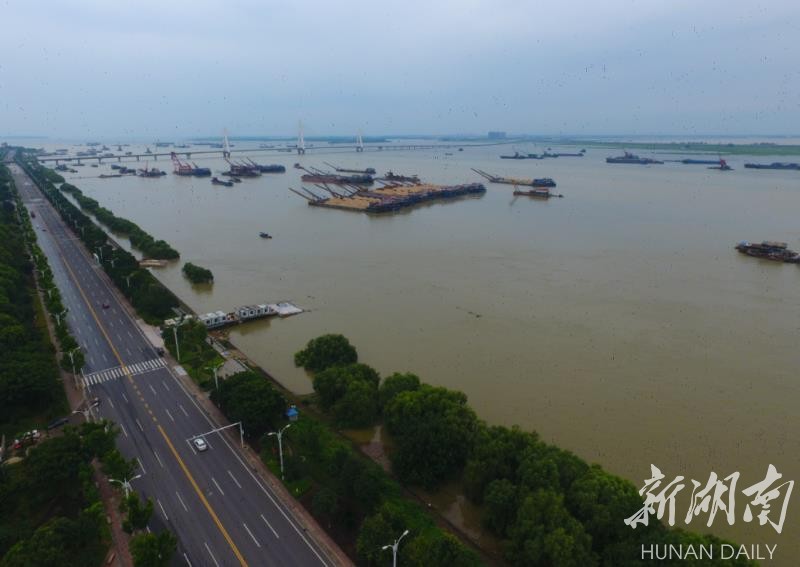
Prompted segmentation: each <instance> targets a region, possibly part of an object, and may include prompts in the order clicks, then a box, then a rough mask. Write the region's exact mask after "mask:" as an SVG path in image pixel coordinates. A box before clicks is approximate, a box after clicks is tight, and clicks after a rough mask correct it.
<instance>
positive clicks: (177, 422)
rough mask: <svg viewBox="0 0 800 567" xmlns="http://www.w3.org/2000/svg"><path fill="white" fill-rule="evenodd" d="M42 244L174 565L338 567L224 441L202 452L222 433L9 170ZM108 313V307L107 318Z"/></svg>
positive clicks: (38, 197) (88, 372)
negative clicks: (172, 538) (197, 441)
mask: <svg viewBox="0 0 800 567" xmlns="http://www.w3.org/2000/svg"><path fill="white" fill-rule="evenodd" d="M9 168H10V169H11V171H12V174H13V176H14V180H15V183H16V186H17V189H18V191H19V193H20V195H21V197H22V199H23V202H24V204H25V206H26V207H27V208H28V210H29V211H31V212H35V213H36V218H33V219H31V220H32V222H33V225H34V227H35V230H36V233H37V238H38V243H39V246H40V247H41V249H42V250H43V252H44V253H45V254H46V255H47V258H48V260H49V263H50V267H51V269H52V271H53V275H54V279H55V281H56V284H57V286H58V288H59V289H60V290H61V294H62V297H63V302H64V305H65V306H66V307H67V309H68V313H67V316H66V319H67V324H68V325H69V327H70V329H71V331H72V333H73V335H74V337H75V339H76V340H77V341H78V342H79V343H80V345H81V346H82V348H83V351H84V354H85V356H86V365H85V367H84V370H83V374H84V377H83V380H84V383H85V384H86V387H87V396H88V397H89V398H91V397H95V396H96V397H98V398H99V399H100V401H101V403H100V405H99V406H98V408H96V410H95V411H99V413H100V415H101V417H103V418H105V419H109V420H111V421H113V422H114V423H116V424H117V426H118V427H119V428H120V431H121V433H120V435H119V437H118V439H117V446H118V447H119V449H120V451H121V452H122V453H123V455H125V456H126V457H127V458H136V459H137V460H138V462H139V469H138V470H137V471H136V474H140V475H141V478H137V479H136V480H133V481H132V483H131V484H132V487H133V489H134V490H136V491H137V492H138V493H139V494H141V495H142V496H145V497H150V498H152V499H153V501H154V504H155V506H154V512H153V517H152V518H151V521H150V526H149V528H150V529H152V530H153V531H158V530H160V529H163V528H167V529H169V530H171V531H172V532H173V533H174V534H175V535H176V536H177V537H178V540H179V544H178V552H177V553H176V555H175V559H174V560H173V564H174V565H194V566H200V565H204V566H205V565H208V566H223V565H225V566H227V565H232V566H236V565H240V566H243V565H252V566H257V565H259V566H260V565H265V566H270V565H275V566H278V565H280V566H313V565H333V564H334V562H333V560H332V559H329V558H328V557H327V556H326V555H325V553H324V552H323V551H322V550H321V548H320V546H318V545H317V543H316V542H315V541H313V539H312V538H311V536H310V535H309V533H307V532H306V531H305V530H304V529H303V527H302V526H301V524H300V523H298V522H297V521H296V520H295V518H293V517H292V515H291V512H290V511H289V510H287V509H286V508H285V507H284V506H283V504H282V503H281V501H280V500H279V499H278V497H277V496H275V494H274V493H273V492H272V491H271V489H270V487H269V485H267V484H265V483H264V482H262V480H261V479H259V478H258V477H257V476H256V475H254V474H253V473H252V471H251V470H250V468H249V467H248V466H247V464H246V461H245V459H244V457H243V456H242V455H241V453H240V452H239V451H238V450H237V449H236V447H235V446H232V444H231V443H229V441H228V439H227V437H223V435H221V434H219V433H214V434H211V435H207V436H206V437H205V439H206V441H207V442H208V445H209V449H208V450H207V451H203V452H197V451H196V450H195V448H194V447H193V446H192V445H191V443H190V442H189V441H188V439H189V438H191V437H193V436H195V435H198V434H201V433H204V432H207V431H210V430H212V429H214V428H216V427H218V425H217V424H216V423H213V422H212V420H211V419H210V418H209V416H208V415H207V414H206V413H205V412H204V411H203V410H202V409H201V408H200V406H198V405H197V403H196V402H195V400H194V398H193V397H192V396H191V395H190V393H189V392H187V391H186V389H185V388H184V387H183V384H182V383H181V382H180V381H179V379H178V378H177V376H176V374H175V370H174V369H173V368H170V367H169V364H168V363H167V359H165V358H162V357H160V356H158V354H157V353H156V351H155V350H154V347H153V345H152V344H151V343H150V342H149V341H148V340H147V338H146V337H145V335H144V334H143V332H142V331H141V329H140V327H139V326H138V325H137V324H136V322H135V321H134V318H133V316H132V315H131V314H130V313H129V312H128V310H127V308H126V307H125V306H124V305H123V304H122V301H121V300H119V299H118V297H117V295H116V294H115V293H114V292H113V291H112V286H113V284H112V283H111V282H110V281H109V280H108V279H107V277H106V275H105V274H104V273H103V271H102V268H100V267H99V266H98V265H97V263H96V261H95V260H94V258H93V257H92V256H91V255H90V254H89V252H88V251H87V250H86V248H85V247H84V246H83V244H82V243H81V242H80V240H78V239H77V238H76V237H75V235H74V234H73V233H72V232H70V231H69V230H68V229H67V227H66V225H65V223H64V222H63V221H62V219H61V217H60V216H59V214H58V212H57V211H55V210H54V209H53V207H52V206H51V205H50V203H49V202H48V201H47V200H46V199H45V198H44V196H43V195H42V194H41V193H40V191H39V190H38V188H37V187H36V186H35V184H34V183H33V182H32V181H31V180H30V179H29V178H28V176H27V175H26V174H25V173H24V172H23V171H22V169H21V168H19V167H18V166H17V165H16V164H10V165H9ZM103 304H106V305H108V307H107V308H104V306H103Z"/></svg>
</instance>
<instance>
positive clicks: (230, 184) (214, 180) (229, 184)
mask: <svg viewBox="0 0 800 567" xmlns="http://www.w3.org/2000/svg"><path fill="white" fill-rule="evenodd" d="M211 183H212V184H214V185H224V186H225V187H233V181H225V180H224V179H217V178H216V177H212V178H211Z"/></svg>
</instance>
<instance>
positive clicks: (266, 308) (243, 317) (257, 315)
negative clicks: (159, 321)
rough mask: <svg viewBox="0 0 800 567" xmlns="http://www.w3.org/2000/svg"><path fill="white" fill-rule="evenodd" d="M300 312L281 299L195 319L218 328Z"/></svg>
mask: <svg viewBox="0 0 800 567" xmlns="http://www.w3.org/2000/svg"><path fill="white" fill-rule="evenodd" d="M302 312H303V310H302V309H301V308H300V307H298V306H297V305H295V304H294V303H291V302H289V301H281V302H278V303H260V304H258V305H242V306H241V307H237V308H236V309H234V310H233V311H229V312H227V313H226V312H225V311H212V312H211V313H201V314H200V315H198V316H197V320H198V321H200V322H201V323H202V324H203V325H205V326H206V328H207V329H219V328H221V327H227V326H230V325H238V324H240V323H246V322H247V321H253V320H255V319H263V318H265V317H273V316H275V315H277V316H278V317H289V316H291V315H297V314H298V313H302ZM193 318H194V317H193V316H191V315H189V316H187V317H185V319H193ZM178 323H179V322H178V321H177V320H176V319H167V320H166V321H164V325H165V326H167V327H172V326H174V325H177V324H178Z"/></svg>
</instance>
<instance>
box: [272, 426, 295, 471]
mask: <svg viewBox="0 0 800 567" xmlns="http://www.w3.org/2000/svg"><path fill="white" fill-rule="evenodd" d="M291 426H292V424H291V423H287V424H286V425H285V426H284V427H283V429H280V430H279V431H273V432H272V433H268V434H267V436H268V437H272V436H273V435H276V436H277V437H278V453H279V454H280V457H281V480H283V432H284V431H286V430H287V429H289V428H290V427H291Z"/></svg>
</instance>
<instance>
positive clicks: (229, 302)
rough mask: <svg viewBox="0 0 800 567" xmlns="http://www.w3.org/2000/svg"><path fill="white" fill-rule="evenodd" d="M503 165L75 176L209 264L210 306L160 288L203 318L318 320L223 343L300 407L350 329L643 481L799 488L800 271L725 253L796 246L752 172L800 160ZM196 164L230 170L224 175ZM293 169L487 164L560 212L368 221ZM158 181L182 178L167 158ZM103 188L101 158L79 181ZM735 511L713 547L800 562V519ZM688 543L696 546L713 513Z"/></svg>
mask: <svg viewBox="0 0 800 567" xmlns="http://www.w3.org/2000/svg"><path fill="white" fill-rule="evenodd" d="M241 146H242V144H240V147H241ZM128 149H133V150H135V149H137V148H128ZM519 149H520V150H526V151H533V148H532V147H525V148H523V147H520V148H519ZM542 149H543V148H541V147H540V148H539V149H538V151H541V150H542ZM554 149H555V148H554ZM509 151H510V148H509V147H503V146H501V147H483V148H469V147H468V146H465V150H464V151H463V152H457V151H456V150H453V149H448V150H444V149H441V150H425V151H414V152H388V151H387V152H374V153H372V152H367V153H364V154H360V155H359V154H356V153H355V152H352V153H350V152H339V153H333V150H331V151H329V152H328V153H325V154H324V155H314V154H313V153H311V152H309V154H307V155H305V156H302V157H299V158H298V157H297V156H294V155H290V154H285V153H282V154H277V155H272V156H266V157H265V156H264V154H254V155H253V157H254V159H257V160H258V161H260V162H262V163H283V164H284V165H286V166H287V173H286V174H282V175H281V174H278V175H264V176H263V177H261V178H259V179H253V180H243V182H242V183H240V184H237V185H236V186H234V187H232V188H225V187H217V186H213V185H211V183H210V181H209V180H208V179H193V178H182V177H178V176H175V175H172V174H169V175H167V176H165V177H162V178H160V179H142V178H122V179H76V180H75V181H74V183H75V184H76V185H78V186H79V187H80V188H81V189H82V190H83V191H84V192H85V193H86V194H87V195H89V196H91V197H94V198H95V199H97V200H98V201H100V203H101V204H102V205H104V206H106V207H108V208H110V209H112V210H113V211H114V212H115V213H117V214H119V215H121V216H125V217H128V218H130V219H131V220H133V221H135V222H136V223H138V224H139V225H141V226H142V228H144V229H145V230H146V231H148V232H150V233H151V234H153V235H154V236H155V237H156V238H163V239H165V240H167V241H168V242H169V243H170V244H172V245H173V246H174V247H175V248H176V249H177V250H179V251H180V253H181V258H182V260H183V261H191V262H195V263H197V264H200V265H202V266H205V267H208V268H209V269H211V270H212V271H213V273H214V275H215V284H214V286H213V289H211V290H204V289H200V288H193V287H192V286H191V285H190V284H189V283H188V282H187V281H186V280H185V279H184V278H183V277H182V275H181V273H180V269H179V266H178V265H175V266H174V267H169V268H165V269H162V270H158V271H156V273H157V275H158V277H159V278H160V279H162V280H163V281H164V282H165V283H166V284H167V285H168V286H169V287H170V288H171V289H173V290H175V291H176V293H177V294H178V295H179V296H180V297H181V298H182V299H183V300H184V301H186V303H188V304H189V305H190V306H191V307H192V308H194V309H195V310H196V311H198V312H204V311H212V310H218V309H223V310H226V309H231V308H233V307H235V306H238V305H240V304H246V303H261V302H267V301H277V300H283V299H286V300H293V301H295V302H296V303H297V304H299V305H300V306H302V307H304V308H306V309H308V311H309V312H308V313H306V314H303V315H300V316H297V317H293V318H289V319H285V320H274V321H268V322H267V321H264V322H258V323H252V324H248V325H246V326H242V327H240V328H237V329H234V330H232V332H231V339H232V340H233V342H234V343H235V344H236V345H237V346H239V347H240V348H241V349H242V350H243V351H244V352H246V353H247V355H248V356H250V357H251V358H253V359H254V360H255V361H257V362H258V363H259V364H260V365H262V366H263V367H264V368H266V369H268V370H269V371H270V372H271V373H272V374H273V375H274V376H276V377H277V378H278V379H279V380H280V381H281V382H283V383H284V384H285V385H286V386H287V387H289V388H291V389H292V390H294V391H297V392H309V391H310V390H311V387H310V382H309V380H308V378H307V377H306V376H305V374H304V373H303V372H302V371H300V370H298V369H296V368H294V367H293V364H292V353H294V352H295V351H296V350H298V349H299V348H301V347H302V346H303V345H304V344H305V342H306V341H308V340H309V339H310V338H312V337H315V336H317V335H319V334H322V333H328V332H338V333H343V334H344V335H346V336H347V337H349V338H350V340H351V341H352V342H353V343H354V344H355V345H356V346H357V347H358V350H359V354H360V357H361V359H362V360H363V361H364V362H367V363H369V364H371V365H373V366H375V367H376V368H377V369H378V370H379V371H380V372H381V373H382V374H388V373H391V372H393V371H411V372H415V373H417V374H419V376H420V377H421V378H422V379H423V380H424V381H426V382H429V383H432V384H436V385H442V386H447V387H449V388H455V389H458V390H462V391H464V392H466V393H467V395H468V396H469V399H470V402H471V404H472V405H473V406H474V408H475V409H476V411H477V412H478V414H479V415H480V416H481V417H482V418H483V419H485V420H487V421H489V422H492V423H502V424H515V423H516V424H520V425H521V426H523V427H524V428H528V429H535V430H536V431H538V432H539V433H540V434H541V436H542V437H543V438H544V439H545V440H548V441H551V442H553V443H556V444H558V445H559V446H562V447H565V448H568V449H570V450H573V451H574V452H576V453H577V454H578V455H580V456H581V457H583V458H585V459H587V460H589V461H594V462H598V463H600V464H602V465H603V466H604V467H605V468H606V469H608V470H610V471H612V472H614V473H617V474H620V475H623V476H625V477H627V478H629V479H631V480H632V481H634V482H635V483H636V484H637V485H640V486H641V484H642V482H643V480H644V479H645V478H647V477H649V473H650V464H651V463H653V464H656V465H657V466H659V467H660V468H661V470H662V471H663V472H664V473H665V474H666V475H667V477H668V479H670V480H671V479H672V478H673V477H674V476H676V475H685V476H686V477H687V480H688V478H695V479H697V480H699V481H701V482H703V483H704V484H705V481H706V480H707V479H708V475H709V473H710V472H711V471H715V472H717V473H718V474H719V475H720V476H721V477H725V476H727V475H728V474H730V473H732V472H734V471H740V472H741V475H742V476H741V479H740V481H739V486H740V487H744V486H748V485H750V484H753V483H755V482H757V481H760V480H762V479H763V478H764V476H765V473H766V470H767V465H768V464H770V463H772V464H774V465H775V466H776V467H777V468H778V470H779V471H780V472H782V473H783V474H784V478H785V479H791V480H800V438H799V437H798V435H797V430H798V426H799V425H800V419H798V402H800V383H799V380H798V368H799V367H800V349H799V348H798V344H800V341H798V338H799V335H800V333H799V331H800V297H799V295H798V291H800V267H798V266H794V265H788V264H775V263H771V262H766V261H762V260H757V259H753V258H749V257H745V256H743V255H741V254H738V253H737V252H736V251H735V250H734V249H733V246H734V245H735V244H736V243H737V242H738V241H740V240H745V239H747V240H763V239H772V240H782V241H786V242H788V243H789V245H790V248H794V249H795V250H800V223H798V211H800V172H797V171H755V170H747V169H744V168H743V167H742V165H743V163H744V162H745V161H758V162H771V161H796V159H795V160H789V159H786V158H774V159H772V158H770V157H759V158H747V157H745V156H739V157H734V158H731V159H730V160H729V163H730V165H732V166H733V167H734V168H735V171H731V172H725V173H723V172H719V171H711V170H708V169H706V166H703V165H682V164H676V163H668V164H664V165H657V166H647V167H644V166H635V165H610V164H606V163H605V161H604V158H605V157H606V156H608V155H617V154H619V153H621V152H618V151H616V150H602V149H601V150H596V149H591V148H590V149H589V151H588V152H587V155H586V157H584V158H567V157H564V158H558V159H549V160H541V161H532V160H526V161H512V160H500V159H499V158H498V155H499V154H500V153H507V152H509ZM570 151H575V148H571V149H570ZM446 152H453V154H454V155H452V156H448V155H445V153H446ZM647 155H650V154H647ZM661 157H666V158H680V157H682V156H677V155H662V156H661ZM712 158H713V156H712ZM194 161H196V162H197V163H198V165H203V166H208V167H211V168H212V169H213V170H214V171H215V173H216V172H218V171H222V170H223V169H224V167H223V166H224V165H225V164H224V162H222V161H221V160H219V159H216V158H214V159H195V160H194ZM296 161H301V162H302V163H303V164H304V165H312V166H317V167H320V168H324V167H325V166H324V164H323V161H330V162H332V163H335V164H337V165H340V166H347V167H360V168H364V167H370V166H371V167H374V168H376V169H377V170H378V171H379V172H384V171H387V170H389V169H392V170H394V171H395V172H401V173H406V174H410V173H417V174H419V175H420V176H421V177H422V178H423V179H424V180H426V181H430V182H435V183H448V184H450V183H462V182H469V181H476V180H479V178H478V176H477V175H475V174H474V173H473V172H472V171H470V168H472V167H477V168H480V169H483V170H486V171H489V172H492V173H496V174H500V175H505V176H518V177H544V176H548V177H553V178H555V179H556V181H557V182H558V188H557V190H556V191H557V192H560V193H563V194H564V195H565V197H564V198H563V199H552V200H550V201H539V200H532V199H530V198H527V197H518V198H514V197H513V196H512V194H511V192H512V187H510V186H507V185H490V184H487V189H488V191H487V193H486V194H485V195H483V196H482V197H479V198H469V199H463V200H459V201H455V202H444V203H437V204H431V205H428V206H422V207H419V208H416V209H413V210H408V211H405V212H403V213H401V214H395V215H387V216H367V215H365V214H361V213H350V212H345V211H336V210H325V209H320V208H314V207H309V206H308V205H307V204H306V202H305V201H303V200H302V199H301V198H300V197H298V196H296V195H295V194H293V193H291V192H289V191H288V187H290V186H292V187H295V188H297V187H298V186H299V185H300V179H299V173H300V172H298V171H297V170H295V169H292V168H291V166H292V164H293V163H294V162H296ZM151 165H152V163H151ZM156 165H157V166H158V167H161V168H162V169H167V170H168V171H171V166H170V165H169V163H168V160H165V159H163V158H161V159H160V160H159V161H158V162H157V164H156ZM102 172H109V169H108V165H103V166H101V167H100V168H90V167H88V166H85V167H83V168H80V172H79V173H78V174H73V175H69V174H68V176H67V177H84V176H89V175H98V174H99V173H102ZM262 230H263V231H267V232H269V233H271V234H274V239H272V240H262V239H261V238H259V236H258V233H259V231H262ZM687 484H689V486H688V487H687V489H685V494H684V500H683V501H682V502H680V503H679V508H678V513H677V514H678V516H679V517H680V518H682V517H683V516H684V515H685V513H686V510H687V507H686V506H687V502H688V491H689V490H690V488H691V485H690V483H688V482H687ZM796 498H797V496H796V497H795V499H796ZM744 504H745V502H744V496H743V495H741V494H740V495H739V497H738V499H737V505H738V507H737V513H736V514H737V521H736V525H735V526H733V527H728V526H727V524H725V522H724V518H723V517H722V516H721V515H720V516H718V517H717V519H716V521H715V523H714V531H715V532H716V533H718V534H720V535H723V536H727V537H730V538H735V539H737V540H739V541H740V542H741V543H747V544H751V543H778V544H779V550H778V556H779V558H780V561H779V562H778V563H776V564H786V565H788V564H793V563H794V561H793V557H794V556H795V555H796V554H798V553H800V544H799V543H798V540H800V538H798V537H797V534H798V528H799V527H800V521H799V520H798V506H800V504H797V503H796V502H794V503H793V502H790V505H789V508H788V517H787V520H786V524H785V526H784V533H783V535H782V536H778V535H777V534H775V532H774V531H773V530H772V528H770V527H769V526H764V527H760V526H758V525H757V523H756V525H753V524H744V523H743V520H742V513H743V508H744ZM620 521H622V518H620ZM691 528H692V529H696V530H699V531H703V530H704V529H705V517H701V518H698V519H697V520H695V522H694V523H693V524H692V525H691Z"/></svg>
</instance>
